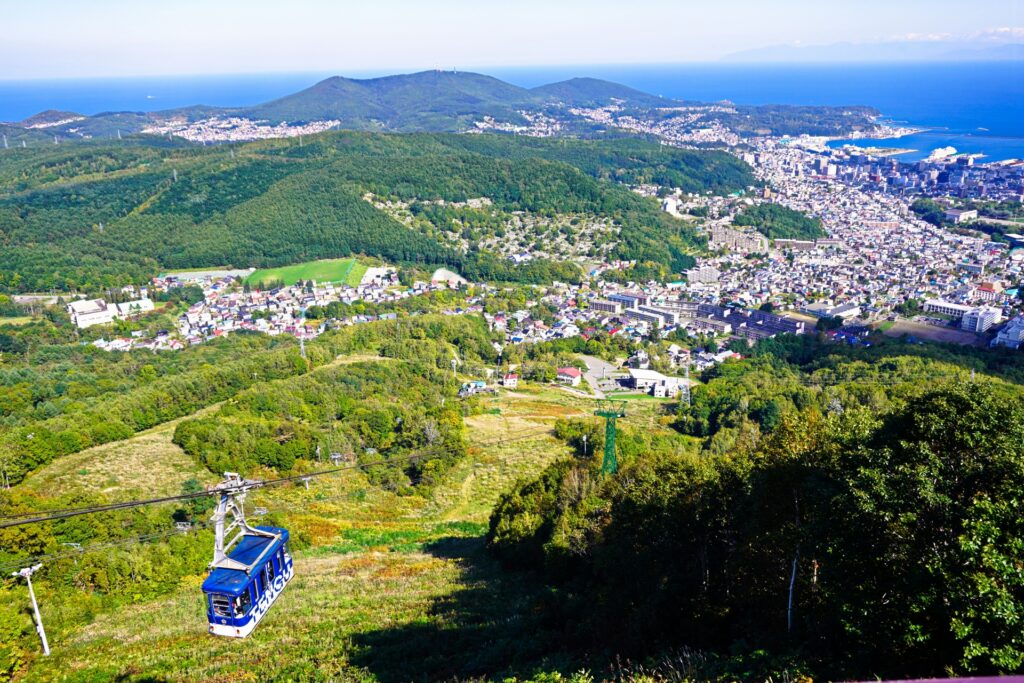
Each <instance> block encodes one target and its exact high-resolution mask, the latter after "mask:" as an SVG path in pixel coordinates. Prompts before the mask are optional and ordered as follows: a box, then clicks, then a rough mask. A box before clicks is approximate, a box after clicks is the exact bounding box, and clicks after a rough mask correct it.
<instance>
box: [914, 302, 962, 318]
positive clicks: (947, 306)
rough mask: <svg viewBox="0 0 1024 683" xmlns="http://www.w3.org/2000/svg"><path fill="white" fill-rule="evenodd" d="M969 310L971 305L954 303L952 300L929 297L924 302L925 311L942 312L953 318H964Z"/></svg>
mask: <svg viewBox="0 0 1024 683" xmlns="http://www.w3.org/2000/svg"><path fill="white" fill-rule="evenodd" d="M969 310H971V307H970V306H964V305H963V304H954V303H953V302H951V301H943V300H942V299H929V300H928V301H925V302H924V312H925V313H940V314H942V315H948V316H949V317H951V318H962V317H964V314H965V313H967V312H968V311H969Z"/></svg>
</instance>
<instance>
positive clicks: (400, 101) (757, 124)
mask: <svg viewBox="0 0 1024 683" xmlns="http://www.w3.org/2000/svg"><path fill="white" fill-rule="evenodd" d="M612 103H617V104H621V105H623V106H624V107H626V108H627V109H637V110H643V111H644V112H645V113H646V115H648V116H654V117H656V118H657V117H670V116H673V115H675V114H677V113H678V112H673V111H672V110H671V108H672V107H675V106H678V105H680V104H682V103H683V102H681V101H679V100H672V99H668V98H663V97H660V96H656V95H651V94H649V93H645V92H641V91H639V90H635V89H633V88H629V87H627V86H624V85H621V84H618V83H612V82H610V81H603V80H600V79H596V78H572V79H569V80H567V81H561V82H558V83H551V84H548V85H542V86H539V87H536V88H532V89H528V88H521V87H519V86H516V85H512V84H510V83H506V82H505V81H501V80H499V79H497V78H493V77H491V76H486V75H483V74H477V73H469V72H455V71H422V72H419V73H413V74H402V75H396V76H385V77H382V78H369V79H353V78H343V77H341V76H334V77H331V78H328V79H325V80H323V81H320V82H319V83H316V84H315V85H312V86H311V87H309V88H306V89H305V90H302V91H300V92H297V93H294V94H291V95H287V96H285V97H281V98H279V99H276V100H273V101H270V102H265V103H263V104H258V105H255V106H250V107H233V108H231V107H215V106H209V105H195V106H190V107H180V108H177V109H170V110H165V111H158V112H126V111H121V112H103V113H100V114H96V115H95V116H89V117H86V118H84V119H80V118H78V115H76V114H72V113H69V112H59V111H47V112H42V113H40V114H37V115H36V116H34V117H32V118H30V119H27V120H26V121H23V122H21V123H18V124H11V125H14V126H16V127H21V128H22V129H27V128H28V126H31V125H38V124H39V123H43V124H48V125H47V127H46V128H44V129H42V130H45V131H46V132H47V133H48V135H49V137H50V138H51V139H52V137H53V136H54V135H56V136H57V137H58V138H66V139H75V140H77V139H81V138H83V137H86V138H112V137H117V136H118V134H119V133H120V134H121V135H122V136H123V135H125V134H130V133H141V132H143V131H145V130H147V129H151V128H153V127H160V126H166V125H167V124H168V123H170V122H174V121H190V122H195V121H200V120H203V119H209V118H212V117H221V118H228V117H239V118H246V119H251V120H257V121H263V122H267V123H271V124H279V123H284V122H287V123H290V124H295V123H305V122H313V121H338V122H339V123H338V125H337V127H338V128H341V129H346V130H364V131H388V132H401V133H409V132H464V131H467V130H472V129H474V127H475V124H476V123H478V122H480V121H482V120H483V119H484V118H485V117H489V118H491V119H494V120H495V121H498V122H500V123H513V124H525V123H526V119H525V117H524V116H523V113H522V112H531V113H538V112H544V113H546V114H548V115H549V116H552V117H554V118H555V119H557V120H559V121H560V122H561V123H562V125H563V128H562V132H563V134H565V135H567V136H572V135H577V136H581V137H593V135H594V134H596V133H599V132H601V133H603V132H604V129H605V128H606V127H605V126H599V125H597V124H594V123H592V122H589V121H586V120H584V119H581V118H578V117H574V116H571V115H570V114H569V113H568V112H567V111H566V109H567V108H569V107H594V106H603V105H607V104H612ZM690 104H700V103H699V102H690ZM656 110H661V111H656ZM877 114H878V112H877V111H875V110H873V109H870V108H867V107H842V108H838V107H837V108H829V107H797V106H774V105H772V106H756V107H738V108H737V110H736V112H735V113H732V114H729V113H723V112H718V113H716V114H715V115H714V118H715V119H716V120H718V121H719V122H721V123H722V124H723V125H725V126H727V127H729V128H731V129H733V130H735V131H737V132H739V133H743V134H753V133H757V134H763V133H764V131H765V130H770V131H772V132H773V133H775V134H777V135H782V134H799V133H804V132H806V133H811V134H816V135H833V134H840V133H844V132H849V131H851V130H859V129H864V128H867V127H870V126H871V125H873V123H872V117H874V116H877ZM72 118H73V119H75V120H74V121H68V119H72ZM62 121H65V122H64V123H61V122H62ZM253 137H258V136H253Z"/></svg>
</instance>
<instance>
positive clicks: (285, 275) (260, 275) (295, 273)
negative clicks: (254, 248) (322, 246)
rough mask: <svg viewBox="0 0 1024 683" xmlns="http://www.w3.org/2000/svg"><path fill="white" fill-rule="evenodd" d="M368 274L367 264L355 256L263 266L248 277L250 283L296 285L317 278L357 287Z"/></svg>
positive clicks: (247, 280) (318, 280) (320, 280)
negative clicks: (269, 266)
mask: <svg viewBox="0 0 1024 683" xmlns="http://www.w3.org/2000/svg"><path fill="white" fill-rule="evenodd" d="M365 274H366V266H365V265H363V264H362V263H360V262H359V261H358V260H357V259H354V258H345V259H326V260H323V261H307V262H306V263H296V264H293V265H290V266H282V267H280V268H263V269H260V270H257V271H254V272H253V274H252V275H250V276H249V277H248V278H246V280H245V281H246V282H247V283H248V284H250V285H259V284H262V283H269V282H277V281H283V282H284V283H285V284H286V285H294V284H295V283H296V282H298V281H299V280H316V281H317V282H344V283H345V284H347V285H349V286H350V287H355V286H356V285H358V284H359V282H360V280H362V279H363V275H365Z"/></svg>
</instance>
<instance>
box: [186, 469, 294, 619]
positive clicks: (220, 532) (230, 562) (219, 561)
mask: <svg viewBox="0 0 1024 683" xmlns="http://www.w3.org/2000/svg"><path fill="white" fill-rule="evenodd" d="M224 479H225V480H224V481H223V482H222V483H220V484H218V485H217V486H216V487H214V489H213V490H215V491H218V492H219V493H220V501H219V503H218V504H217V508H216V510H215V511H214V513H213V517H212V519H211V521H213V523H214V546H213V561H212V562H211V563H210V570H211V571H210V575H209V576H208V577H206V580H205V581H203V594H204V595H205V596H206V619H207V621H209V622H210V633H212V634H214V635H218V636H229V637H232V638H245V637H246V636H248V635H249V634H250V633H252V631H253V629H254V628H256V624H258V623H259V622H260V620H261V619H263V617H264V616H266V614H267V612H268V611H269V610H270V606H271V605H273V604H274V601H275V600H277V598H278V596H280V595H281V592H282V591H283V590H284V587H285V585H287V583H288V582H289V581H291V578H292V576H293V575H294V571H293V569H292V556H291V554H290V553H289V552H288V530H287V529H282V528H280V527H272V526H255V527H254V526H249V524H248V523H247V522H246V521H245V510H244V507H243V503H244V501H245V494H246V492H247V491H248V490H249V489H250V488H253V487H254V486H256V485H258V482H251V481H247V480H245V479H242V478H241V477H240V476H239V475H238V474H236V473H234V472H225V473H224ZM228 516H230V517H231V521H230V523H228V524H225V521H226V520H227V518H228ZM233 532H235V533H234V535H233V536H232V533H233Z"/></svg>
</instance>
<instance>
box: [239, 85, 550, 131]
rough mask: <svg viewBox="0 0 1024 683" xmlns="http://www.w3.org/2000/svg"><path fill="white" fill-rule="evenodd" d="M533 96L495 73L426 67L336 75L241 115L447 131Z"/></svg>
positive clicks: (509, 110)
mask: <svg viewBox="0 0 1024 683" xmlns="http://www.w3.org/2000/svg"><path fill="white" fill-rule="evenodd" d="M532 99H533V98H532V96H531V95H530V91H528V90H526V89H524V88H520V87H517V86H514V85H511V84H509V83H505V82H504V81H500V80H498V79H497V78H492V77H491V76H484V75H482V74H475V73H458V72H454V71H423V72H420V73H415V74H404V75H399V76H385V77H383V78H371V79H351V78H342V77H341V76H334V77H332V78H328V79H326V80H323V81H320V82H319V83H317V84H316V85H314V86H312V87H310V88H307V89H305V90H302V91H301V92H297V93H295V94H294V95H288V96H287V97H282V98H280V99H277V100H274V101H272V102H267V103H265V104H261V105H258V106H255V107H251V108H248V109H243V110H240V111H238V112H237V113H238V114H239V115H242V116H246V117H248V118H254V119H266V120H269V121H272V122H276V121H313V120H324V119H339V120H340V121H341V122H342V124H348V123H355V124H358V125H356V126H354V127H359V128H362V127H371V128H372V127H384V128H388V129H393V130H409V129H416V130H441V129H452V128H455V127H458V124H459V122H460V121H462V120H463V119H464V118H465V117H470V116H474V117H479V116H481V115H487V116H495V117H500V118H502V119H507V118H509V117H512V116H514V114H515V111H514V108H515V107H517V106H524V105H527V104H531V103H532ZM346 127H353V126H347V125H346Z"/></svg>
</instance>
